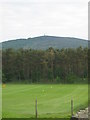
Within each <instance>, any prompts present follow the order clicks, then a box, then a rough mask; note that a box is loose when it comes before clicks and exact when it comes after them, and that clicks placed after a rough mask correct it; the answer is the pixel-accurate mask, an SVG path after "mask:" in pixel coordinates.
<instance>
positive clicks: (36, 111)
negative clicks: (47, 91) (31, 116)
mask: <svg viewBox="0 0 90 120" xmlns="http://www.w3.org/2000/svg"><path fill="white" fill-rule="evenodd" d="M35 114H36V118H37V98H36V101H35Z"/></svg>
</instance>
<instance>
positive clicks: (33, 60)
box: [2, 47, 88, 83]
mask: <svg viewBox="0 0 90 120" xmlns="http://www.w3.org/2000/svg"><path fill="white" fill-rule="evenodd" d="M2 73H3V74H2V75H3V82H19V83H87V77H88V48H82V47H79V48H76V49H75V48H67V49H61V50H60V49H53V48H52V47H50V48H48V49H47V50H34V49H18V50H15V49H12V48H9V49H6V50H3V51H2Z"/></svg>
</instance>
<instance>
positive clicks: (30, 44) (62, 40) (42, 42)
mask: <svg viewBox="0 0 90 120" xmlns="http://www.w3.org/2000/svg"><path fill="white" fill-rule="evenodd" d="M79 46H82V47H86V46H88V41H87V40H84V39H78V38H71V37H55V36H39V37H34V38H28V39H16V40H10V41H5V42H3V43H2V48H3V49H7V48H14V49H19V48H24V49H28V48H32V49H48V48H49V47H53V48H58V49H62V48H77V47H79Z"/></svg>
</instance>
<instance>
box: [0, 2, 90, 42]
mask: <svg viewBox="0 0 90 120" xmlns="http://www.w3.org/2000/svg"><path fill="white" fill-rule="evenodd" d="M44 34H45V35H53V36H64V37H65V36H69V37H77V38H83V39H88V0H1V1H0V41H5V40H11V39H16V38H28V37H35V36H41V35H44Z"/></svg>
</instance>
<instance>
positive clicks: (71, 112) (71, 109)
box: [71, 100, 73, 116]
mask: <svg viewBox="0 0 90 120" xmlns="http://www.w3.org/2000/svg"><path fill="white" fill-rule="evenodd" d="M71 116H73V100H71Z"/></svg>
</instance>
